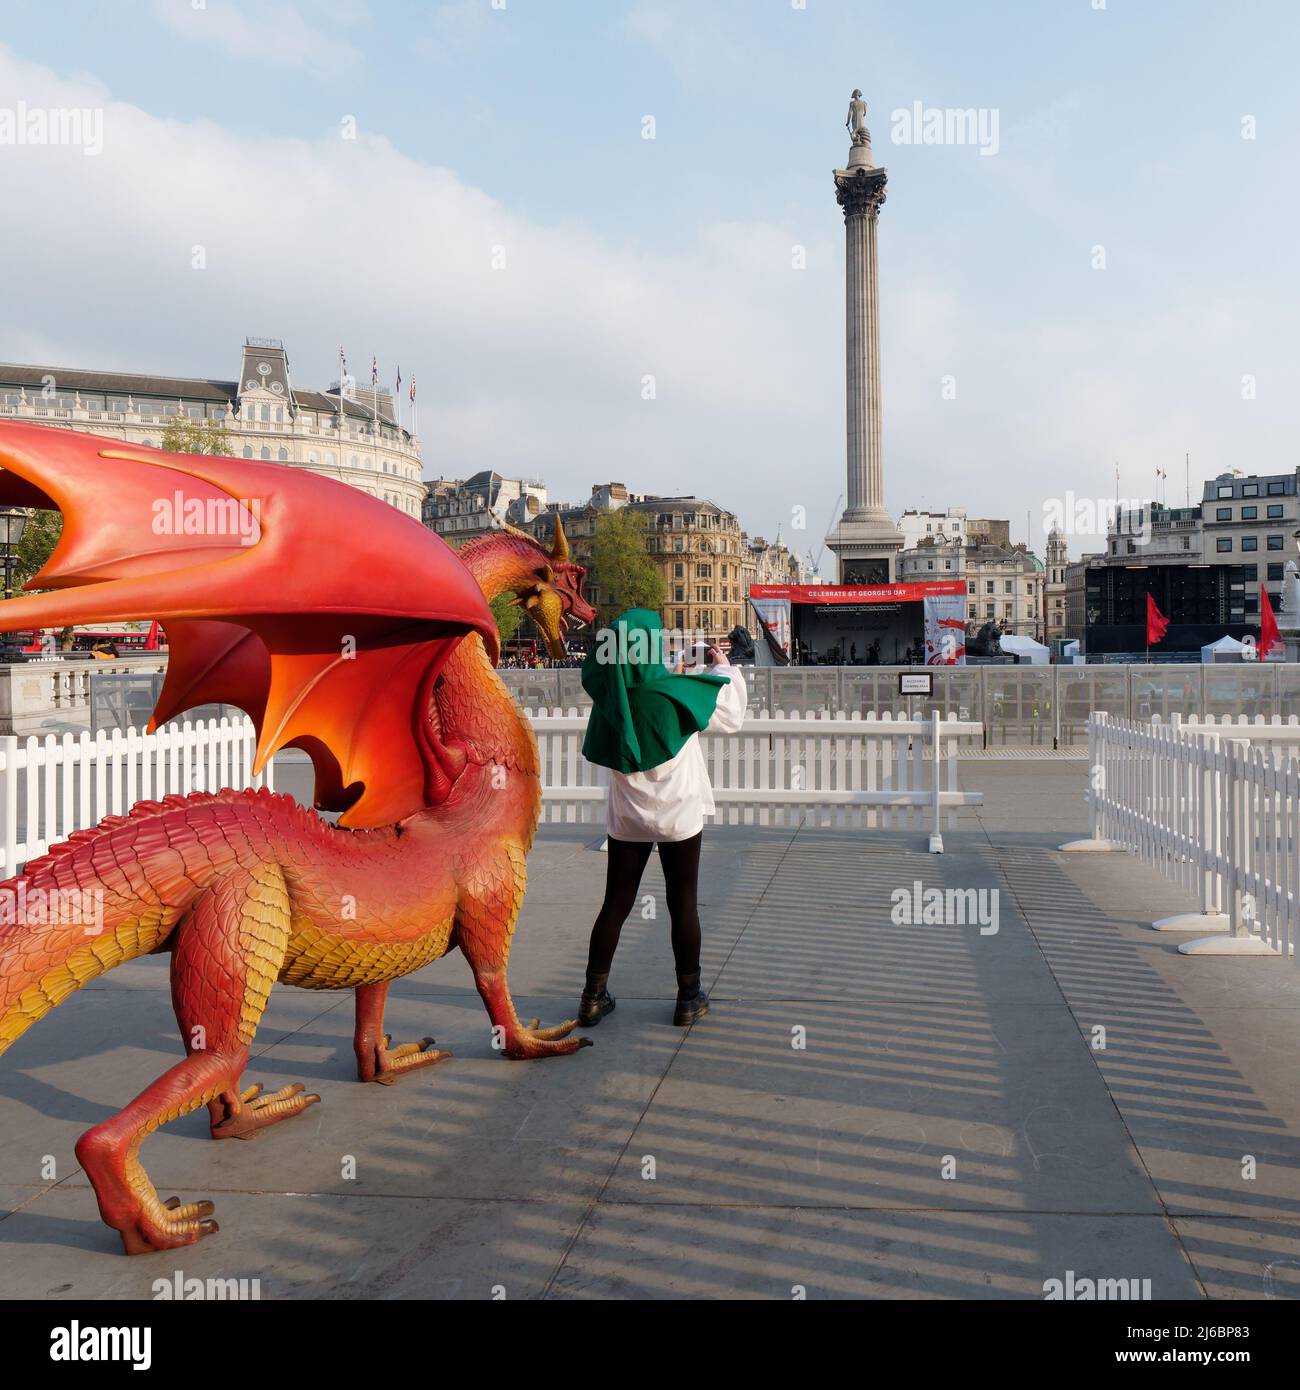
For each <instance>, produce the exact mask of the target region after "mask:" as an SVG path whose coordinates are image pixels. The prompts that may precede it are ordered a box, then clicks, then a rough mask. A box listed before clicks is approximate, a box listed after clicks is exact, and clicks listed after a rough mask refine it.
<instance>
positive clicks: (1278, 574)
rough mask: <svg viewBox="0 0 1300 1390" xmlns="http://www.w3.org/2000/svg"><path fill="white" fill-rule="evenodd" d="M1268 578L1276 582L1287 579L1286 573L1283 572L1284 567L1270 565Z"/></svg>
mask: <svg viewBox="0 0 1300 1390" xmlns="http://www.w3.org/2000/svg"><path fill="white" fill-rule="evenodd" d="M1268 577H1269V578H1270V579H1272V580H1274V581H1276V580H1278V579H1285V578H1286V574H1285V571H1284V570H1283V567H1282V566H1281V565H1269V567H1268Z"/></svg>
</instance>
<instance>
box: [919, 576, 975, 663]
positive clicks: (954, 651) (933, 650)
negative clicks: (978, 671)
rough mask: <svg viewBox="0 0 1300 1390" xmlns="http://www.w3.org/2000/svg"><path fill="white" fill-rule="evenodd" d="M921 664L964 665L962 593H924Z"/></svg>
mask: <svg viewBox="0 0 1300 1390" xmlns="http://www.w3.org/2000/svg"><path fill="white" fill-rule="evenodd" d="M923 603H924V613H925V664H926V665H927V666H965V664H966V595H965V593H964V592H962V593H959V594H926V596H925V598H924V600H923Z"/></svg>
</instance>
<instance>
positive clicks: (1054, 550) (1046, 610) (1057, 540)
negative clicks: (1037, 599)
mask: <svg viewBox="0 0 1300 1390" xmlns="http://www.w3.org/2000/svg"><path fill="white" fill-rule="evenodd" d="M1068 563H1069V555H1068V553H1067V551H1066V546H1065V533H1064V532H1063V531H1062V530H1061V529H1060V527H1059V526H1054V527H1053V528H1052V531H1051V534H1050V535H1049V536H1048V537H1047V562H1046V564H1045V565H1044V567H1043V641H1044V643H1045V644H1046V645H1047V646H1049V647H1050V646H1051V645H1052V643H1053V642H1054V641H1056V640H1057V639H1058V638H1064V637H1065V636H1066V631H1065V620H1066V607H1065V567H1066V565H1067V564H1068Z"/></svg>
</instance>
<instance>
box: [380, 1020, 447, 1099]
mask: <svg viewBox="0 0 1300 1390" xmlns="http://www.w3.org/2000/svg"><path fill="white" fill-rule="evenodd" d="M391 1042H392V1038H391V1037H390V1036H389V1035H388V1034H387V1033H385V1034H384V1037H383V1040H382V1041H381V1042H380V1043H379V1045H378V1046H377V1047H376V1048H375V1049H374V1060H373V1063H371V1064H370V1065H367V1064H366V1062H365V1061H363V1062H362V1064H361V1066H360V1067H359V1068H358V1075H359V1076H360V1077H361V1080H362V1081H378V1082H379V1084H380V1085H381V1086H391V1085H392V1084H393V1082H395V1081H396V1080H397V1078H398V1077H399V1076H401V1075H402V1073H403V1072H408V1071H415V1070H416V1069H417V1068H419V1067H431V1066H433V1065H434V1064H435V1063H437V1062H442V1061H445V1060H446V1059H447V1058H448V1057H450V1056H451V1055H452V1054H451V1053H450V1052H440V1051H438V1049H437V1048H435V1047H434V1045H433V1043H434V1040H433V1039H432V1038H421V1039H420V1041H419V1042H411V1043H402V1045H401V1046H400V1047H395V1048H393V1049H392V1050H391V1051H390V1050H389V1046H388V1045H389V1043H391ZM367 1072H370V1075H367V1074H366V1073H367Z"/></svg>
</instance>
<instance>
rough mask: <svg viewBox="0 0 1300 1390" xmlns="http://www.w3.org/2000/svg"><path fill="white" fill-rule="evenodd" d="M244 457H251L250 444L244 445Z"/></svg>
mask: <svg viewBox="0 0 1300 1390" xmlns="http://www.w3.org/2000/svg"><path fill="white" fill-rule="evenodd" d="M244 457H245V458H246V459H251V458H252V457H253V446H252V445H251V444H245V445H244Z"/></svg>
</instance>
